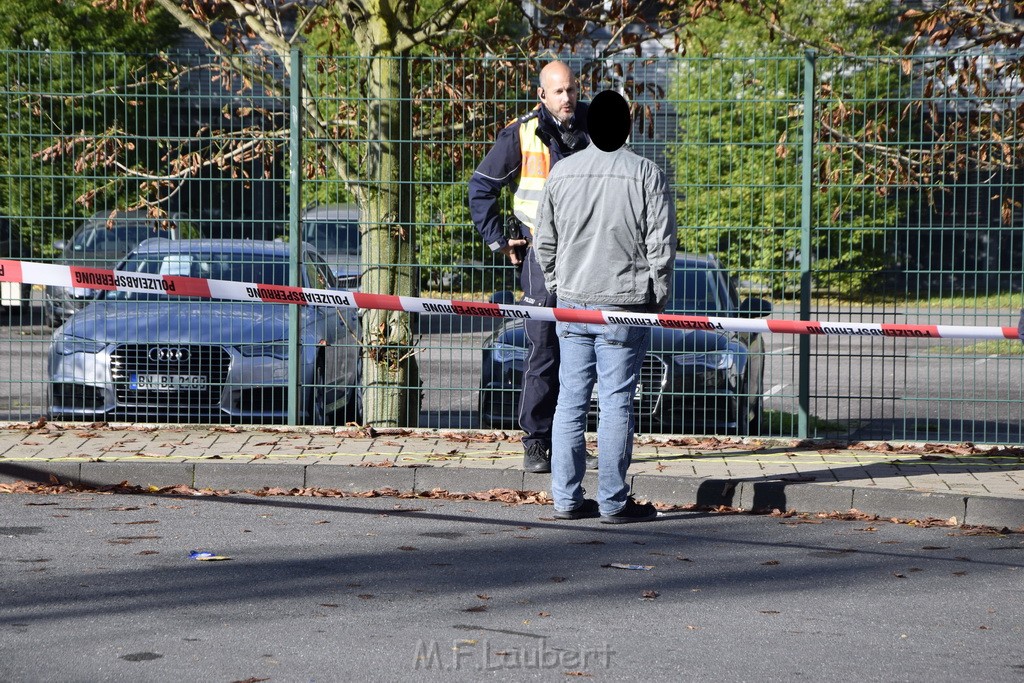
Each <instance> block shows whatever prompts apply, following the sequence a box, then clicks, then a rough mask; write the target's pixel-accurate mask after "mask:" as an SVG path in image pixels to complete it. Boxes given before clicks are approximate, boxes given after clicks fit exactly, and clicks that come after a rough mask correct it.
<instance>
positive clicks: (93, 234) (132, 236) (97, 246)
mask: <svg viewBox="0 0 1024 683" xmlns="http://www.w3.org/2000/svg"><path fill="white" fill-rule="evenodd" d="M169 234H170V231H168V230H161V229H159V228H157V227H156V226H155V225H153V224H151V223H115V224H114V225H113V226H112V227H110V228H108V227H107V226H106V225H105V224H103V225H96V226H94V227H89V228H86V229H84V230H81V231H80V232H78V234H76V235H75V237H74V239H73V240H72V242H71V250H72V251H73V252H75V253H77V254H81V253H83V252H101V251H117V252H122V253H128V252H129V251H131V250H132V249H134V248H135V247H136V246H137V245H138V244H139V243H140V242H141V241H142V240H144V239H146V238H148V237H166V236H168V235H169Z"/></svg>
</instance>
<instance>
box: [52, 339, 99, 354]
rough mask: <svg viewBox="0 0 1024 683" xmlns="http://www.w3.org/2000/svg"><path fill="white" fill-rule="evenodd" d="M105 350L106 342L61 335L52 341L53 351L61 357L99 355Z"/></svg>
mask: <svg viewBox="0 0 1024 683" xmlns="http://www.w3.org/2000/svg"><path fill="white" fill-rule="evenodd" d="M105 348H107V343H106V342H101V341H96V340H95V339H85V338H84V337H72V336H70V335H62V336H60V337H58V338H57V339H54V340H53V350H54V352H55V353H57V354H58V355H61V356H70V355H71V354H73V353H99V352H100V351H102V350H103V349H105Z"/></svg>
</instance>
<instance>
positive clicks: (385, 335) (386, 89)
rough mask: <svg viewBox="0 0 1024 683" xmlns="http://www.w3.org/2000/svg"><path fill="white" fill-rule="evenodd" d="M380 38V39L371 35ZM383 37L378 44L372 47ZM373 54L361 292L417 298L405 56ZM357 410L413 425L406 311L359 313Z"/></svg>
mask: <svg viewBox="0 0 1024 683" xmlns="http://www.w3.org/2000/svg"><path fill="white" fill-rule="evenodd" d="M377 40H378V41H379V37H378V38H377ZM381 44H386V43H382V42H377V43H376V47H377V49H378V50H379V47H380V45H381ZM364 54H375V57H374V58H373V59H372V61H371V63H370V73H369V74H368V77H367V100H368V103H369V104H368V107H369V111H368V119H367V139H368V140H369V143H368V148H367V153H366V176H367V180H368V181H369V184H368V186H366V188H365V189H363V190H362V191H361V192H360V193H359V195H360V203H361V204H362V216H363V217H362V221H363V225H362V228H363V238H362V251H363V260H364V262H365V264H366V271H365V273H364V275H363V279H362V285H361V286H362V290H363V291H364V292H369V293H374V294H391V295H398V296H416V295H417V294H418V293H419V283H418V281H417V278H416V274H417V269H416V267H415V260H416V254H415V235H414V234H413V226H414V224H415V218H416V217H415V208H414V197H413V191H412V187H413V185H412V142H411V132H412V124H411V114H412V112H411V108H412V107H411V102H410V99H409V79H408V74H407V73H406V71H407V69H406V66H405V58H404V56H402V55H382V54H380V52H379V51H364ZM363 344H364V356H363V374H364V377H363V380H364V386H365V387H366V392H365V394H364V397H363V415H364V420H365V422H366V423H367V424H372V425H375V426H378V427H381V426H391V427H406V426H410V427H415V426H417V425H418V423H419V413H420V393H421V392H420V378H419V370H418V363H417V359H416V356H415V350H416V349H415V347H414V341H413V330H412V328H411V321H410V315H409V314H408V313H403V312H399V311H383V310H367V311H365V312H364V313H363Z"/></svg>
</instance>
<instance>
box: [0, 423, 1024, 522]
mask: <svg viewBox="0 0 1024 683" xmlns="http://www.w3.org/2000/svg"><path fill="white" fill-rule="evenodd" d="M521 464H522V446H521V445H520V443H519V435H518V433H516V432H510V433H505V432H486V431H445V430H398V429H393V430H380V431H373V430H369V431H368V430H365V429H355V428H338V429H331V428H319V429H305V428H267V427H252V428H238V427H209V426H171V425H160V426H150V425H106V424H105V425H76V424H70V423H69V424H53V423H42V422H40V423H34V424H26V423H0V483H10V482H14V481H41V482H45V481H48V480H49V478H50V476H51V475H53V476H56V477H57V478H59V479H60V480H62V481H65V482H81V483H87V484H95V485H111V484H118V483H121V482H129V483H131V484H135V485H141V486H156V487H165V486H174V485H187V486H192V487H195V488H212V489H230V490H237V491H241V490H258V489H262V488H265V487H268V488H284V489H293V488H307V487H318V488H331V489H342V490H346V491H367V490H373V489H377V490H380V489H385V488H390V489H396V490H398V491H430V490H434V489H444V490H447V491H450V492H475V491H488V490H491V489H496V488H507V489H514V490H520V491H549V490H550V478H549V476H548V475H536V474H527V473H524V472H523V471H522V470H521V467H520V466H521ZM629 472H630V476H631V478H632V481H631V483H632V487H633V491H634V494H635V495H636V496H637V497H638V498H642V499H646V500H653V501H657V502H662V503H669V504H677V505H685V504H691V503H696V504H700V505H708V506H718V505H727V506H732V507H737V508H741V509H744V510H766V509H779V510H795V511H798V512H833V511H840V512H845V511H847V510H850V509H857V510H859V511H861V512H864V513H868V514H877V515H880V516H883V517H898V518H901V519H923V518H938V519H950V518H956V520H957V522H958V523H961V524H969V525H984V526H995V527H1000V528H1002V527H1007V528H1010V529H1020V528H1024V449H1022V448H1019V447H1000V446H985V447H980V446H972V445H970V444H959V445H951V444H945V445H944V444H899V445H896V444H887V443H860V444H854V445H852V446H848V445H846V444H828V443H820V442H798V441H792V440H785V439H743V440H720V439H702V438H662V437H653V436H651V437H647V436H643V437H638V438H637V440H636V446H635V451H634V458H633V464H632V466H631V467H630V471H629ZM587 477H588V482H589V483H587V482H585V485H587V487H588V488H589V489H590V490H596V488H597V486H596V479H595V477H596V473H594V472H588V474H587Z"/></svg>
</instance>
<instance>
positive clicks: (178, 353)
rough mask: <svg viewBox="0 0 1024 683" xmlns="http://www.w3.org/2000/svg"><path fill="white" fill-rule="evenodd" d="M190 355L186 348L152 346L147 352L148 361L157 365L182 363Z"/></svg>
mask: <svg viewBox="0 0 1024 683" xmlns="http://www.w3.org/2000/svg"><path fill="white" fill-rule="evenodd" d="M190 354H191V352H190V351H189V350H188V347H187V346H154V347H153V348H151V349H150V350H149V359H150V360H152V361H156V362H158V363H161V362H162V363H168V362H171V363H184V362H185V361H187V360H188V358H189V355H190Z"/></svg>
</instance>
